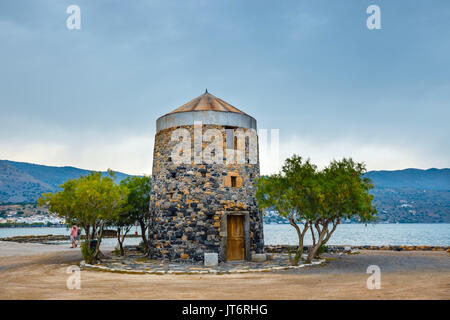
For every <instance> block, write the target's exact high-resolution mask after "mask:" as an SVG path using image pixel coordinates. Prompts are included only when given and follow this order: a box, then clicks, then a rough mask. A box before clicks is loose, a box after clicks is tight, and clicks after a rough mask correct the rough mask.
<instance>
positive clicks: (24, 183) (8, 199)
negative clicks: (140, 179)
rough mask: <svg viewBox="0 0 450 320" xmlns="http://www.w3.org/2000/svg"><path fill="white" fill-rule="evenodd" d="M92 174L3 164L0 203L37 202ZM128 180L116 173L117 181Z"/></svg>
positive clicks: (0, 173)
mask: <svg viewBox="0 0 450 320" xmlns="http://www.w3.org/2000/svg"><path fill="white" fill-rule="evenodd" d="M90 172H91V171H90V170H83V169H78V168H74V167H51V166H43V165H38V164H31V163H25V162H15V161H8V160H0V203H2V202H3V203H19V202H35V201H36V200H37V199H38V198H39V197H40V195H41V194H42V193H44V192H55V191H58V190H60V188H59V186H60V185H61V184H63V183H64V182H66V181H67V180H69V179H74V178H79V177H80V176H85V175H87V174H89V173H90ZM103 174H106V172H103ZM128 176H129V175H127V174H124V173H121V172H116V181H121V180H122V179H124V178H126V177H128Z"/></svg>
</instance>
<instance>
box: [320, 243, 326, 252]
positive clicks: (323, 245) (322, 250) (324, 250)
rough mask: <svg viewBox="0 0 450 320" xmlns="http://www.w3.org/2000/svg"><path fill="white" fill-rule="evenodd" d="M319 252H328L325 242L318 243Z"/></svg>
mask: <svg viewBox="0 0 450 320" xmlns="http://www.w3.org/2000/svg"><path fill="white" fill-rule="evenodd" d="M319 252H320V253H325V252H328V246H327V245H326V244H322V245H320V247H319Z"/></svg>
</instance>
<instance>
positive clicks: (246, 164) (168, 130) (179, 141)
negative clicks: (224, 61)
mask: <svg viewBox="0 0 450 320" xmlns="http://www.w3.org/2000/svg"><path fill="white" fill-rule="evenodd" d="M156 127H157V132H156V136H155V147H154V154H153V173H152V194H151V203H150V210H151V213H152V224H151V227H150V231H149V239H150V241H151V242H152V250H151V252H150V255H151V257H153V258H164V259H171V260H191V261H202V260H203V259H204V254H205V253H217V254H218V257H219V260H220V261H227V260H244V259H245V260H250V259H251V258H252V256H253V254H259V253H262V252H263V248H264V238H263V221H262V215H261V213H260V212H259V210H258V207H257V203H256V199H255V192H256V181H257V179H258V178H259V154H258V140H257V135H256V120H255V119H254V118H253V117H251V116H249V115H247V114H245V113H244V112H242V111H240V110H239V109H237V108H235V107H233V106H232V105H230V104H228V103H227V102H225V101H223V100H221V99H219V98H217V97H215V96H213V95H212V94H210V93H208V91H206V92H205V93H204V94H203V95H201V96H199V97H197V98H195V99H193V100H191V101H189V102H188V103H186V104H184V105H183V106H181V107H179V108H177V109H175V110H174V111H172V112H170V113H168V114H166V115H164V116H162V117H160V118H158V120H157V121H156Z"/></svg>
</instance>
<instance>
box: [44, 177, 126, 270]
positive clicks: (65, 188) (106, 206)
mask: <svg viewBox="0 0 450 320" xmlns="http://www.w3.org/2000/svg"><path fill="white" fill-rule="evenodd" d="M61 188H62V190H61V191H59V192H56V193H46V194H43V195H42V197H41V198H40V199H39V201H38V202H39V205H40V206H43V205H46V206H47V207H48V208H49V211H50V212H52V213H56V214H58V215H59V216H61V217H64V218H66V222H67V224H68V225H71V224H77V225H78V226H80V227H81V228H82V229H83V230H84V232H85V235H86V236H85V242H84V244H83V245H82V253H83V258H84V259H85V260H86V262H88V263H93V262H95V261H96V260H97V259H98V257H99V254H100V244H101V240H102V233H103V229H104V227H105V225H106V224H108V223H111V222H112V221H115V220H116V219H117V216H118V215H119V214H120V213H121V212H123V208H124V206H125V205H126V202H127V196H128V193H129V191H128V189H127V188H126V187H125V186H122V185H116V184H115V183H114V173H113V172H112V171H111V170H108V175H107V176H102V174H101V173H100V172H91V173H90V174H89V175H87V176H84V177H80V178H78V179H72V180H68V181H67V182H65V183H64V184H63V185H61ZM93 239H96V240H97V244H96V246H95V247H94V248H91V240H93Z"/></svg>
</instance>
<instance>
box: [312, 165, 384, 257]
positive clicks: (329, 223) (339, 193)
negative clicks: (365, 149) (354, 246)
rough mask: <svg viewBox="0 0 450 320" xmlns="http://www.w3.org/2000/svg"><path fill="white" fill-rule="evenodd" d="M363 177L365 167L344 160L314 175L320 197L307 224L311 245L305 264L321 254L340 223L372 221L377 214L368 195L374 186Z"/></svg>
mask: <svg viewBox="0 0 450 320" xmlns="http://www.w3.org/2000/svg"><path fill="white" fill-rule="evenodd" d="M364 173H366V168H365V165H364V163H357V162H354V161H353V160H352V159H351V158H350V159H345V158H344V159H342V160H340V161H336V160H334V161H332V162H331V163H330V165H329V166H327V167H326V168H325V169H324V170H322V171H321V172H319V173H318V174H317V181H318V184H319V185H320V194H321V195H320V203H319V206H318V208H317V211H316V212H315V214H314V216H313V217H312V219H310V221H309V225H310V229H311V234H312V240H313V245H312V246H311V249H310V251H309V253H308V258H307V262H311V261H312V259H313V258H314V257H316V256H318V254H320V250H319V248H320V247H321V246H323V245H325V244H326V243H327V242H328V240H329V239H330V237H331V235H332V234H333V233H334V231H335V230H336V228H337V226H338V225H339V223H340V222H341V221H342V220H343V219H355V220H357V221H358V222H362V223H368V222H370V221H375V219H376V216H375V215H376V213H377V210H376V208H375V207H374V206H372V200H373V195H371V194H369V191H370V190H371V189H372V188H373V185H372V182H371V181H370V179H368V178H364V177H363V175H364Z"/></svg>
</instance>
